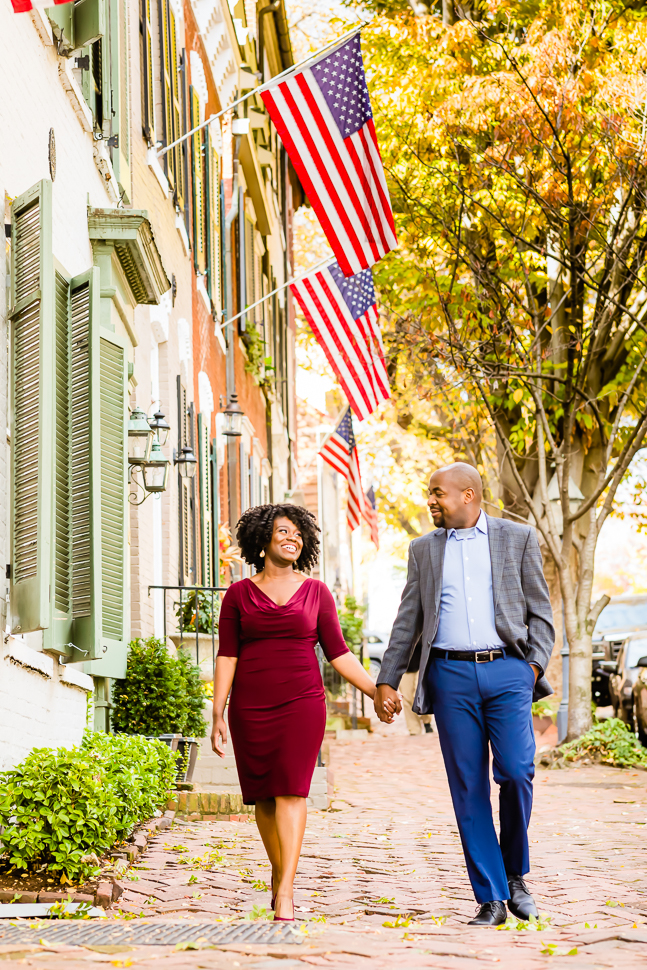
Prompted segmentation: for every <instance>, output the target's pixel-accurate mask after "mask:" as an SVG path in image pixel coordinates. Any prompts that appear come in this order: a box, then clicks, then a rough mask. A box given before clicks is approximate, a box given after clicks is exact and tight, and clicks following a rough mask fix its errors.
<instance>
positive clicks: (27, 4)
mask: <svg viewBox="0 0 647 970" xmlns="http://www.w3.org/2000/svg"><path fill="white" fill-rule="evenodd" d="M71 2H72V0H11V6H12V7H13V12H14V13H28V12H29V11H30V10H34V9H35V8H36V7H40V8H41V9H43V10H44V9H45V8H46V7H54V6H58V5H59V4H61V3H71Z"/></svg>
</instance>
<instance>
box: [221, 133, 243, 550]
mask: <svg viewBox="0 0 647 970" xmlns="http://www.w3.org/2000/svg"><path fill="white" fill-rule="evenodd" d="M240 139H241V136H240V135H236V136H235V137H234V157H233V167H232V168H233V179H232V185H231V208H230V210H229V212H228V213H227V216H226V218H225V276H226V287H225V293H226V299H227V307H226V310H225V320H227V319H228V318H229V317H230V316H233V314H234V282H233V280H234V277H233V266H232V252H231V230H232V227H233V225H234V221H235V219H236V217H237V216H238V211H239V207H240V206H239V201H240V192H239V188H238V165H239V162H238V154H239V152H240ZM235 330H236V324H235V323H230V324H229V326H228V327H227V328H226V332H225V334H224V337H225V340H226V341H227V356H226V361H225V390H226V392H227V404H228V405H229V404H230V403H231V400H232V397H233V395H235V393H236V370H235V366H234V333H235ZM227 492H228V497H229V502H228V505H229V528H230V529H231V531H232V533H233V530H234V528H235V526H236V522H237V521H238V448H237V447H236V438H228V439H227ZM232 569H233V566H232Z"/></svg>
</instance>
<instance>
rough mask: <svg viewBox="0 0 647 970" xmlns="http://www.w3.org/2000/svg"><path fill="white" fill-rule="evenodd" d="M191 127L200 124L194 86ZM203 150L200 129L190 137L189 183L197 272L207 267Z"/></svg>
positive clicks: (194, 257)
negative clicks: (191, 194)
mask: <svg viewBox="0 0 647 970" xmlns="http://www.w3.org/2000/svg"><path fill="white" fill-rule="evenodd" d="M189 91H190V95H189V96H190V99H191V127H192V128H196V127H197V126H198V125H199V124H200V101H199V99H198V95H197V94H196V91H195V89H194V88H190V89H189ZM204 150H205V146H204V144H203V141H202V130H200V131H196V133H195V134H194V135H193V136H192V138H191V168H192V172H191V183H192V185H193V263H194V266H195V268H196V270H197V272H199V273H204V272H205V271H206V268H207V261H206V247H205V211H204V210H205V205H204V197H205V184H204V181H205V179H204V175H205V173H204V167H205V166H204Z"/></svg>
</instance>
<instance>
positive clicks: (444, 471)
mask: <svg viewBox="0 0 647 970" xmlns="http://www.w3.org/2000/svg"><path fill="white" fill-rule="evenodd" d="M428 496H429V497H428V500H427V504H428V506H429V511H430V512H431V516H432V518H433V520H434V525H435V526H440V527H442V528H445V529H465V528H469V527H471V526H473V525H476V522H477V521H478V517H479V515H480V512H481V501H482V499H483V483H482V482H481V476H480V475H479V473H478V472H477V470H476V468H474V466H473V465H468V464H467V462H465V461H455V462H454V463H453V464H451V465H445V466H444V467H443V468H439V469H438V470H437V471H435V472H434V473H433V475H432V476H431V478H430V479H429V493H428Z"/></svg>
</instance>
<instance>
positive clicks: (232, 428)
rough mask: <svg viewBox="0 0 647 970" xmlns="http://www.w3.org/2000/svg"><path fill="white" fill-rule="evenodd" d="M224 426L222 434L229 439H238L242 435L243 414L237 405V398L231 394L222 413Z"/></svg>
mask: <svg viewBox="0 0 647 970" xmlns="http://www.w3.org/2000/svg"><path fill="white" fill-rule="evenodd" d="M223 414H224V415H225V426H224V428H223V429H222V433H223V434H224V435H227V437H229V438H240V436H241V435H242V433H243V417H244V414H245V412H244V411H243V409H242V408H241V406H240V404H239V403H238V396H237V395H236V394H232V395H231V398H230V400H229V405H228V406H227V407H226V408H225V410H224V411H223Z"/></svg>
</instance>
